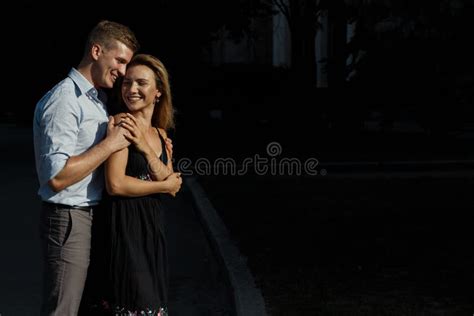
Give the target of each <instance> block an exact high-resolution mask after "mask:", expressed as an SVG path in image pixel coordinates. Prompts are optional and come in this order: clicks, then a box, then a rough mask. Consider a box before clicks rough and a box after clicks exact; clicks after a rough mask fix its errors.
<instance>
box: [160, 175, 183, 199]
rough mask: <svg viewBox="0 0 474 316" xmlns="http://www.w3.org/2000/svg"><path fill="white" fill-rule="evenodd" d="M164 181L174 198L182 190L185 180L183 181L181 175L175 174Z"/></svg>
mask: <svg viewBox="0 0 474 316" xmlns="http://www.w3.org/2000/svg"><path fill="white" fill-rule="evenodd" d="M164 181H165V183H166V184H167V186H168V190H169V192H168V193H169V194H171V195H172V196H176V193H178V191H179V190H180V189H181V184H182V183H183V179H181V173H180V172H173V173H172V174H170V175H169V176H168V177H167V178H166V179H165V180H164Z"/></svg>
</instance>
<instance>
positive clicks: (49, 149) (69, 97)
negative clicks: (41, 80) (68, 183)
mask: <svg viewBox="0 0 474 316" xmlns="http://www.w3.org/2000/svg"><path fill="white" fill-rule="evenodd" d="M65 90H66V89H60V90H59V91H56V93H54V94H52V95H51V97H50V98H49V100H47V101H46V102H45V104H44V107H43V111H42V115H41V117H40V120H41V123H40V126H41V130H42V133H41V138H42V139H41V147H42V152H41V157H40V159H41V172H40V173H41V177H42V179H41V182H43V181H44V182H46V181H48V180H50V179H52V178H54V177H55V176H56V175H57V174H58V173H59V172H60V171H61V170H62V169H63V168H64V166H65V165H66V162H67V160H68V159H69V158H70V157H71V156H73V155H74V151H75V148H76V144H77V136H78V133H79V124H80V116H81V113H80V107H79V104H78V102H77V97H76V96H75V94H74V93H73V92H72V93H71V92H68V91H65Z"/></svg>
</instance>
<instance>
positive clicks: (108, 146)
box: [48, 117, 130, 192]
mask: <svg viewBox="0 0 474 316" xmlns="http://www.w3.org/2000/svg"><path fill="white" fill-rule="evenodd" d="M114 123H115V122H114V118H113V117H110V118H109V123H108V126H107V137H106V138H105V139H104V140H102V141H101V142H100V143H98V144H97V145H95V146H94V147H92V148H91V149H89V150H87V151H86V152H84V153H82V154H80V155H78V156H72V157H70V158H69V159H68V160H67V162H66V164H65V165H64V168H63V169H62V170H61V171H60V172H59V173H58V174H57V175H56V176H54V177H53V178H52V179H50V180H49V181H48V185H49V186H50V187H51V189H52V190H53V191H54V192H59V191H61V190H64V189H65V188H67V187H69V186H70V185H73V184H75V183H77V182H79V181H81V180H82V179H84V178H85V177H86V176H88V175H89V174H90V173H92V172H93V171H94V170H95V169H97V168H98V167H99V166H100V165H101V164H102V163H103V162H104V161H105V160H106V159H107V158H108V157H109V156H110V155H111V154H112V153H114V152H116V151H118V150H120V149H123V148H125V147H127V146H128V145H129V144H130V143H129V142H128V141H127V140H126V138H125V137H124V135H125V133H127V131H126V130H125V129H123V128H121V127H120V126H114V125H115V124H114Z"/></svg>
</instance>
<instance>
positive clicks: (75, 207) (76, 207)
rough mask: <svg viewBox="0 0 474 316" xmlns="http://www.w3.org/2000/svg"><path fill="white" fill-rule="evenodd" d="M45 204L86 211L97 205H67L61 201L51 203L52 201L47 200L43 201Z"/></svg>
mask: <svg viewBox="0 0 474 316" xmlns="http://www.w3.org/2000/svg"><path fill="white" fill-rule="evenodd" d="M43 203H44V204H46V205H48V206H54V207H57V208H67V209H73V210H79V211H85V212H90V211H92V209H93V208H94V207H95V205H94V206H92V205H91V206H76V205H73V206H71V205H66V204H60V203H51V202H45V201H43Z"/></svg>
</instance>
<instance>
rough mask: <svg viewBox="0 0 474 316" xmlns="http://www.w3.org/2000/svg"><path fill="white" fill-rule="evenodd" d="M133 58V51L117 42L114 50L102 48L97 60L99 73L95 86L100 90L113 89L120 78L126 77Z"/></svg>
mask: <svg viewBox="0 0 474 316" xmlns="http://www.w3.org/2000/svg"><path fill="white" fill-rule="evenodd" d="M132 57H133V51H132V50H131V49H130V48H128V47H127V46H126V45H125V44H123V43H122V42H119V41H116V43H115V45H114V46H113V48H110V49H107V48H101V53H100V55H99V57H98V59H97V62H98V64H99V69H100V70H99V73H98V74H97V76H96V78H94V79H95V80H94V81H95V84H96V85H97V86H98V87H100V88H112V87H113V86H114V83H115V81H116V80H117V78H118V77H121V76H124V75H125V70H126V66H127V64H128V63H129V62H130V60H131V59H132Z"/></svg>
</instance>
